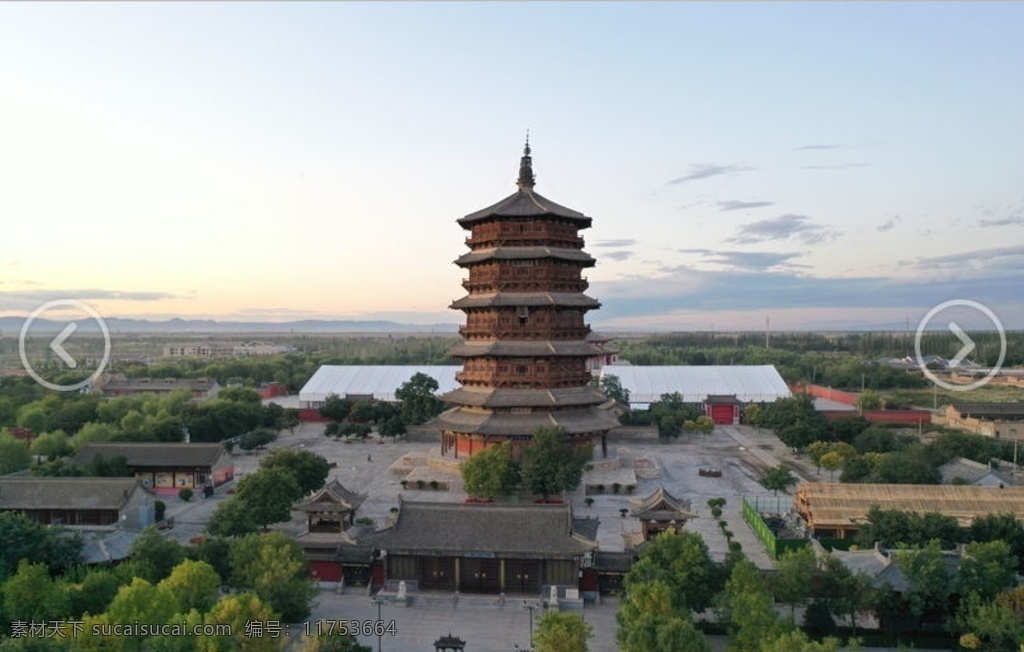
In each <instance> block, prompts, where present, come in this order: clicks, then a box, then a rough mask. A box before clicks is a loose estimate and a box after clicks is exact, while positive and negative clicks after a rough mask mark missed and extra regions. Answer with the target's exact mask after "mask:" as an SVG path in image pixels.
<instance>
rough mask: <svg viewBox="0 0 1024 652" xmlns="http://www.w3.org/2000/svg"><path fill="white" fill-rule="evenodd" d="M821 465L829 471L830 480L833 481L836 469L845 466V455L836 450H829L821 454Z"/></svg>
mask: <svg viewBox="0 0 1024 652" xmlns="http://www.w3.org/2000/svg"><path fill="white" fill-rule="evenodd" d="M821 466H822V467H824V468H825V470H827V471H828V480H829V482H832V480H833V479H834V477H835V473H836V471H838V470H839V469H841V468H843V456H842V455H840V454H839V453H837V452H836V451H829V452H828V453H825V454H824V455H822V456H821Z"/></svg>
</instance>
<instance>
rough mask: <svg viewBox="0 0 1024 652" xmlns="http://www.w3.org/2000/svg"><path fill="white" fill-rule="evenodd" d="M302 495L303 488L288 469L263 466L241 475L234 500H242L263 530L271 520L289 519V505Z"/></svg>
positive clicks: (273, 521)
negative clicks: (243, 475) (242, 476)
mask: <svg viewBox="0 0 1024 652" xmlns="http://www.w3.org/2000/svg"><path fill="white" fill-rule="evenodd" d="M300 498H302V488H301V487H299V483H298V481H296V479H295V476H293V475H292V474H291V473H289V472H288V471H286V470H284V469H282V468H279V467H271V468H263V469H259V470H258V471H256V472H255V473H250V474H249V475H247V476H245V477H244V478H242V480H241V481H240V482H239V483H238V490H237V491H236V492H235V500H239V501H241V502H242V503H243V504H244V505H245V507H246V509H247V510H248V511H249V513H250V514H251V515H252V518H253V520H254V521H255V522H256V523H257V524H259V525H261V526H262V527H263V529H264V530H266V529H267V526H268V525H270V524H271V523H278V522H280V521H287V520H288V519H289V518H291V507H292V504H294V503H295V501H297V500H298V499H300Z"/></svg>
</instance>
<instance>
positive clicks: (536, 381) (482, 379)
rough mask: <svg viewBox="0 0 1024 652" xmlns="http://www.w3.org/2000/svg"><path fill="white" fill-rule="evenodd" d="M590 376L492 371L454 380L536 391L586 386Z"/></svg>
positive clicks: (466, 374)
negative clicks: (527, 388)
mask: <svg viewBox="0 0 1024 652" xmlns="http://www.w3.org/2000/svg"><path fill="white" fill-rule="evenodd" d="M590 378H591V375H590V372H587V371H573V372H560V373H557V372H544V373H533V374H511V373H508V372H504V373H499V372H492V371H460V372H458V373H457V374H455V380H457V381H458V382H460V383H462V384H463V385H486V386H489V387H518V386H521V385H525V386H527V387H533V388H537V389H545V388H549V387H576V386H583V385H586V384H587V383H588V382H589V381H590Z"/></svg>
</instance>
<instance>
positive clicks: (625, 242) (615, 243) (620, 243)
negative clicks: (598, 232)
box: [594, 239, 636, 247]
mask: <svg viewBox="0 0 1024 652" xmlns="http://www.w3.org/2000/svg"><path fill="white" fill-rule="evenodd" d="M635 244H636V240H630V239H621V240H598V241H597V242H595V243H594V246H595V247H632V246H633V245H635Z"/></svg>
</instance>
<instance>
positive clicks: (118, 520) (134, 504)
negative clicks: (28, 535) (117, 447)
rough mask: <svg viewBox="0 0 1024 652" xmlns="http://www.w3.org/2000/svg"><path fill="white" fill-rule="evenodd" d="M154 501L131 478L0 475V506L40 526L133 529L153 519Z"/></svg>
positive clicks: (147, 523) (3, 509) (148, 523)
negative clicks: (24, 516) (20, 514)
mask: <svg viewBox="0 0 1024 652" xmlns="http://www.w3.org/2000/svg"><path fill="white" fill-rule="evenodd" d="M154 502H155V498H154V496H153V494H152V493H150V492H149V491H147V490H146V489H145V488H144V487H143V486H142V483H141V482H140V481H139V480H137V479H135V478H77V477H72V478H37V477H30V476H19V477H11V476H6V477H0V511H4V512H21V513H23V514H25V515H26V516H28V517H29V518H30V519H32V520H33V521H36V522H38V523H42V524H44V525H63V526H65V527H70V528H115V527H117V528H120V529H122V530H127V531H136V530H140V529H142V528H143V527H145V526H147V525H151V524H152V523H153V508H154V507H153V506H154Z"/></svg>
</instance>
